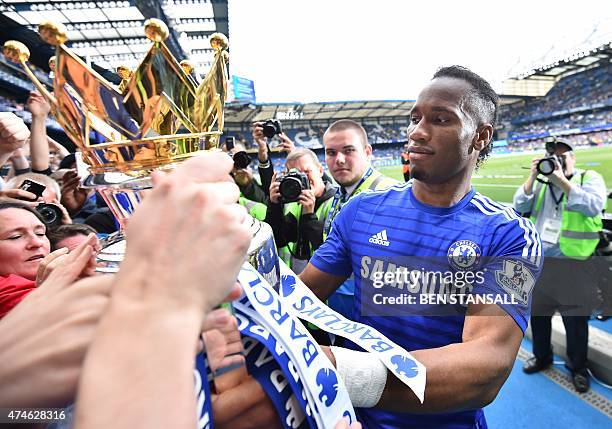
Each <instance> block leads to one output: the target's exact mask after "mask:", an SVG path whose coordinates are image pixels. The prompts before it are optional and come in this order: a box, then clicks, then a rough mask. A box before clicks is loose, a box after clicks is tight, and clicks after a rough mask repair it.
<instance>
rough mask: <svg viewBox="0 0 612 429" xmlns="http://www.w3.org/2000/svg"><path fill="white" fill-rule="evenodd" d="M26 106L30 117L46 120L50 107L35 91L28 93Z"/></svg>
mask: <svg viewBox="0 0 612 429" xmlns="http://www.w3.org/2000/svg"><path fill="white" fill-rule="evenodd" d="M26 105H27V107H28V110H29V111H30V113H31V114H32V117H37V118H46V117H47V116H48V115H49V112H50V111H51V105H50V104H49V103H48V102H47V100H46V99H45V97H43V96H42V95H40V93H38V92H37V91H32V92H30V97H28V101H27V103H26Z"/></svg>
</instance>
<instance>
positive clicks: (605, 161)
mask: <svg viewBox="0 0 612 429" xmlns="http://www.w3.org/2000/svg"><path fill="white" fill-rule="evenodd" d="M536 156H537V155H536V154H528V155H524V154H522V155H500V156H495V155H492V156H491V158H489V159H488V160H487V162H486V163H485V164H484V165H483V166H482V168H481V169H480V170H479V171H477V172H476V174H475V175H474V177H473V179H472V183H473V184H474V187H475V188H476V190H477V191H479V192H480V193H482V194H484V195H486V196H488V197H489V198H492V199H494V200H496V201H501V202H506V203H510V202H512V196H513V195H514V192H515V191H516V188H517V187H518V186H520V185H521V184H522V183H523V182H524V181H525V179H527V175H528V174H529V170H528V169H523V168H521V167H529V166H530V164H531V159H532V158H534V157H536ZM576 163H577V167H578V168H582V169H590V170H595V171H597V172H599V173H600V174H601V175H602V176H603V177H604V179H605V181H606V186H607V187H608V188H612V146H606V147H602V148H589V149H582V150H577V151H576ZM380 171H381V172H382V173H384V174H386V175H388V176H390V177H393V178H395V179H397V180H403V176H402V170H401V166H395V167H383V168H381V169H380Z"/></svg>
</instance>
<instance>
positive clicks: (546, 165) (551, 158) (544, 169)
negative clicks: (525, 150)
mask: <svg viewBox="0 0 612 429" xmlns="http://www.w3.org/2000/svg"><path fill="white" fill-rule="evenodd" d="M556 150H557V141H556V140H555V139H554V138H553V139H552V140H547V141H546V154H547V155H548V156H547V157H545V158H542V159H540V160H539V161H538V165H537V166H536V169H537V170H538V173H540V174H541V175H543V176H550V175H551V174H552V173H553V172H554V171H555V161H556V162H557V163H559V165H560V166H561V171H565V157H563V156H559V155H555V152H556Z"/></svg>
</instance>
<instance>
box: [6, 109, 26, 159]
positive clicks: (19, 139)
mask: <svg viewBox="0 0 612 429" xmlns="http://www.w3.org/2000/svg"><path fill="white" fill-rule="evenodd" d="M29 138H30V130H29V129H28V127H27V126H26V124H24V123H23V120H22V119H21V118H19V117H17V116H16V115H15V114H14V113H12V112H0V155H8V154H12V153H13V152H15V151H16V150H17V149H20V148H21V147H23V145H24V144H25V143H26V142H27V140H28V139H29Z"/></svg>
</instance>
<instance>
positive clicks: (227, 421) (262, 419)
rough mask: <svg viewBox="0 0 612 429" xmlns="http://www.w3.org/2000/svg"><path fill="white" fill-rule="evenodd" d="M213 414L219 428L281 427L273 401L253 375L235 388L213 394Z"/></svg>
mask: <svg viewBox="0 0 612 429" xmlns="http://www.w3.org/2000/svg"><path fill="white" fill-rule="evenodd" d="M212 401H213V418H214V419H215V428H218V429H256V428H270V429H273V428H280V427H282V426H281V424H280V419H279V417H278V414H277V413H276V410H275V409H274V405H273V404H272V401H271V400H270V398H268V395H266V392H265V391H264V390H263V388H262V387H261V385H260V384H259V383H258V382H257V380H255V379H254V378H253V377H251V376H247V377H245V378H244V379H243V380H241V382H240V384H238V385H236V386H235V387H233V388H232V389H229V390H226V391H223V392H221V393H219V394H213V399H212Z"/></svg>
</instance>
